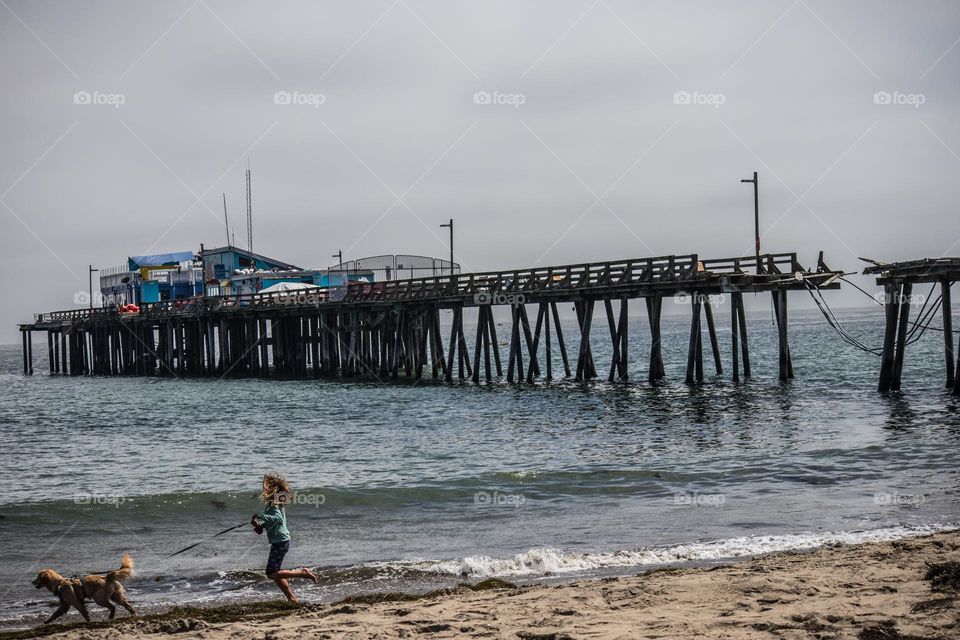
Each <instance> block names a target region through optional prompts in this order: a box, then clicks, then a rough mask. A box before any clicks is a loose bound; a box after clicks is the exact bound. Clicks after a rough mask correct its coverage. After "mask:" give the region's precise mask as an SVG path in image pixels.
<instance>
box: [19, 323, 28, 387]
mask: <svg viewBox="0 0 960 640" xmlns="http://www.w3.org/2000/svg"><path fill="white" fill-rule="evenodd" d="M28 333H29V331H27V330H26V329H20V339H21V340H22V341H23V375H25V376H28V375H30V360H29V358H30V354H29V353H28V352H27V341H28V340H29V338H28V337H27V334H28Z"/></svg>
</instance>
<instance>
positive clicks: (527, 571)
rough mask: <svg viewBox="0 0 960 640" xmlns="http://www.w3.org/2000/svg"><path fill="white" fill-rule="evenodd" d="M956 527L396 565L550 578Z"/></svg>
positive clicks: (748, 538) (546, 551) (430, 570)
mask: <svg viewBox="0 0 960 640" xmlns="http://www.w3.org/2000/svg"><path fill="white" fill-rule="evenodd" d="M958 527H960V523H947V524H940V525H903V526H895V527H886V528H881V529H871V530H866V531H836V532H827V533H798V534H784V535H759V536H743V537H737V538H727V539H722V540H712V541H708V542H693V543H684V544H677V545H672V546H669V547H662V548H640V549H632V550H617V551H610V552H595V553H589V552H588V553H578V552H571V551H564V550H562V549H554V548H535V549H530V550H529V551H526V552H524V553H520V554H517V555H515V556H513V557H510V558H493V557H490V556H483V555H477V556H466V557H463V558H457V559H453V560H439V561H438V560H421V561H416V562H404V563H396V564H398V566H402V567H404V568H407V569H410V570H415V571H418V572H422V573H438V574H447V575H456V576H464V577H470V578H488V577H499V578H505V577H531V576H552V575H560V574H570V573H582V572H589V571H597V570H602V569H616V568H625V567H657V566H663V565H675V564H682V563H710V562H717V561H722V560H733V559H737V558H746V557H753V556H760V555H766V554H769V553H777V552H783V551H802V550H809V549H815V548H817V547H823V546H827V545H833V544H861V543H866V542H886V541H890V540H897V539H900V538H905V537H910V536H918V535H927V534H932V533H936V532H938V531H947V530H950V529H956V528H958Z"/></svg>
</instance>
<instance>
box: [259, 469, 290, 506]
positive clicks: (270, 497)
mask: <svg viewBox="0 0 960 640" xmlns="http://www.w3.org/2000/svg"><path fill="white" fill-rule="evenodd" d="M260 500H261V501H262V502H263V503H264V504H275V505H280V506H283V505H286V504H289V503H290V502H292V501H293V491H291V490H290V485H289V484H287V479H286V478H284V477H283V476H282V475H281V474H279V473H268V474H265V475H264V476H263V491H261V492H260Z"/></svg>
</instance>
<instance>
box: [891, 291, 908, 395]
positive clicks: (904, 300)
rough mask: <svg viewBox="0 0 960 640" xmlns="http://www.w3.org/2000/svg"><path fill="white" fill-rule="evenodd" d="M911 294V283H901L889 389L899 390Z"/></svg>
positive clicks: (905, 347)
mask: <svg viewBox="0 0 960 640" xmlns="http://www.w3.org/2000/svg"><path fill="white" fill-rule="evenodd" d="M912 294H913V285H912V284H911V283H909V282H904V283H903V289H902V291H901V294H900V319H899V321H898V324H897V349H896V352H895V354H894V358H893V380H892V381H891V383H890V389H891V390H893V391H899V390H900V378H901V376H902V374H903V360H904V356H905V354H906V349H907V325H908V324H909V322H910V297H911V295H912Z"/></svg>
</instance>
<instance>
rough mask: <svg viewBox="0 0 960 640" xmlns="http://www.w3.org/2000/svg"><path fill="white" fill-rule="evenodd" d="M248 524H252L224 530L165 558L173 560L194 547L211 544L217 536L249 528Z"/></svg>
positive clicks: (241, 524) (246, 523) (242, 523)
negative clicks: (241, 528) (206, 543)
mask: <svg viewBox="0 0 960 640" xmlns="http://www.w3.org/2000/svg"><path fill="white" fill-rule="evenodd" d="M248 524H250V523H249V522H241V523H240V524H238V525H236V526H233V527H230V528H228V529H224V530H223V531H221V532H220V533H215V534H213V535H212V536H210V537H209V538H207V539H206V540H201V541H200V542H195V543H193V544H192V545H190V546H189V547H184V548H183V549H180V551H177V552H176V553H171V554H170V555H168V556H165V558H172V557H173V556H178V555H180V554H181V553H183V552H184V551H190V549H193V548H194V547H199V546H200V545H202V544H203V543H204V542H209V541H210V540H213V539H214V538H216V537H217V536H222V535H223V534H225V533H229V532H230V531H233V530H234V529H239V528H240V527H245V526H247V525H248Z"/></svg>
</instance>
